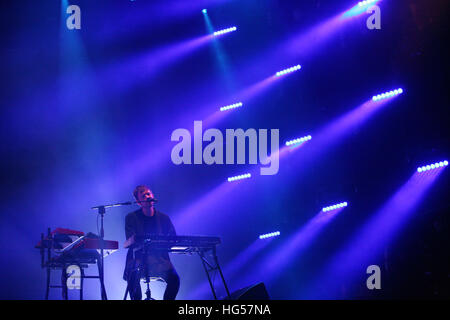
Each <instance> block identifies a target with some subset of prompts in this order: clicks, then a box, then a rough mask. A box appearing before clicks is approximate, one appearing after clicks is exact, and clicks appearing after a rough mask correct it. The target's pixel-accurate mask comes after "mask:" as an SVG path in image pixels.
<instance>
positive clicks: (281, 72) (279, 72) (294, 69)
mask: <svg viewBox="0 0 450 320" xmlns="http://www.w3.org/2000/svg"><path fill="white" fill-rule="evenodd" d="M301 68H302V66H301V65H299V64H298V65H296V66H293V67H290V68H287V69H284V70H281V71H278V72H277V73H275V76H277V77H279V76H283V75H285V74H287V73H291V72H294V71H297V70H300V69H301Z"/></svg>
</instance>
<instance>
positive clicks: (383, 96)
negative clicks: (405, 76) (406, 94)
mask: <svg viewBox="0 0 450 320" xmlns="http://www.w3.org/2000/svg"><path fill="white" fill-rule="evenodd" d="M402 93H403V89H402V88H399V89H395V90H391V91H388V92H385V93H382V94H378V95H376V96H373V97H372V100H373V101H378V100H382V99H386V98H390V97H393V96H397V95H399V94H402Z"/></svg>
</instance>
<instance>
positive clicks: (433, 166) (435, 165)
mask: <svg viewBox="0 0 450 320" xmlns="http://www.w3.org/2000/svg"><path fill="white" fill-rule="evenodd" d="M446 166H448V161H447V160H445V161H441V162H436V163H433V164H429V165H427V166H422V167H419V168H417V172H425V171H429V170H434V169H438V168H442V167H446Z"/></svg>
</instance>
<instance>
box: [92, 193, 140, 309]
mask: <svg viewBox="0 0 450 320" xmlns="http://www.w3.org/2000/svg"><path fill="white" fill-rule="evenodd" d="M133 203H136V202H130V201H128V202H122V203H115V204H107V205H102V206H95V207H92V208H91V209H94V210H98V214H99V215H100V266H99V268H98V271H99V277H100V285H101V291H102V300H108V297H107V296H106V289H105V281H104V271H105V269H104V264H103V262H104V248H105V243H104V237H105V230H104V228H103V218H104V216H105V213H106V208H114V207H121V206H129V205H132V204H133Z"/></svg>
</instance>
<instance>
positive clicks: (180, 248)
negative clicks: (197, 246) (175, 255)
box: [170, 246, 188, 251]
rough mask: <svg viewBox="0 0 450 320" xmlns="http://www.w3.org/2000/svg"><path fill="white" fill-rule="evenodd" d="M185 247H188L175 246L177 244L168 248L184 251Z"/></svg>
mask: <svg viewBox="0 0 450 320" xmlns="http://www.w3.org/2000/svg"><path fill="white" fill-rule="evenodd" d="M187 249H188V247H177V246H173V247H171V248H170V250H174V251H185V250H187Z"/></svg>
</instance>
